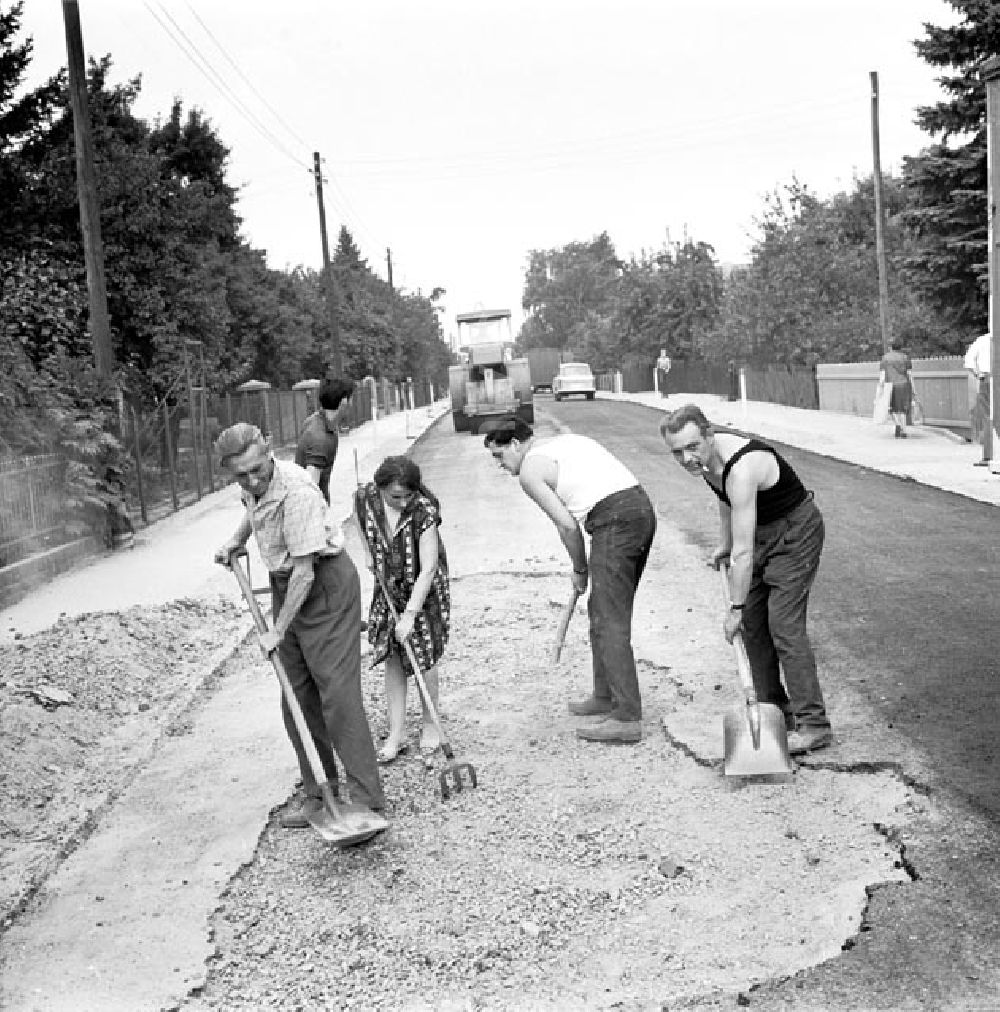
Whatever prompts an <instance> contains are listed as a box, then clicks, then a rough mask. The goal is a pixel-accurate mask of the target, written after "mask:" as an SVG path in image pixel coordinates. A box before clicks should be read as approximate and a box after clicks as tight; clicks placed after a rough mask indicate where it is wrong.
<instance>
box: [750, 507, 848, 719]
mask: <svg viewBox="0 0 1000 1012" xmlns="http://www.w3.org/2000/svg"><path fill="white" fill-rule="evenodd" d="M824 536H825V528H824V525H823V516H822V514H821V513H820V511H819V509H818V508H817V506H816V504H815V503H814V502H813V501H812V495H811V494H810V496H809V498H808V499H806V501H805V502H803V503H801V504H800V505H798V506H797V507H796V508H795V509H794V510H792V511H791V512H790V513H789V514H787V515H786V516H784V517H782V518H781V519H780V520H775V521H774V522H773V523H770V524H763V525H759V526H758V527H757V530H756V532H755V534H754V551H753V578H752V580H751V583H750V592H749V594H748V595H747V600H746V607H745V608H744V610H743V642H744V643H745V644H746V648H747V655H748V656H749V658H750V670H751V672H752V673H753V683H754V688H755V689H756V692H757V698H758V699H759V700H760V702H762V703H775V704H776V705H777V706H780V707H781V709H782V710H784V711H785V713H786V714H788V713H791V714H793V715H794V717H795V723H796V726H797V727H800V728H822V729H827V728H829V727H830V721H829V719H828V718H827V715H826V707H825V705H824V702H823V691H822V689H821V688H820V685H819V678H818V677H817V674H816V657H815V655H814V654H813V649H812V646H811V645H810V643H809V636H808V634H807V632H806V610H807V606H808V603H809V591H810V589H811V588H812V584H813V580H814V579H815V578H816V571H817V570H818V569H819V558H820V553H821V552H822V551H823V539H824ZM782 673H784V677H785V684H784V685H782V681H781V675H782Z"/></svg>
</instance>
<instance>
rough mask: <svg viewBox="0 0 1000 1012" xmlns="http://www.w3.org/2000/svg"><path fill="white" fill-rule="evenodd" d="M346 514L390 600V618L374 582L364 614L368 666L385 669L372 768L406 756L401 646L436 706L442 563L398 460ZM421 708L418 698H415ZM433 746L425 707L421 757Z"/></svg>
mask: <svg viewBox="0 0 1000 1012" xmlns="http://www.w3.org/2000/svg"><path fill="white" fill-rule="evenodd" d="M354 512H355V515H356V516H357V520H358V526H359V527H360V529H361V534H362V536H363V544H364V547H365V553H366V555H367V556H368V560H369V564H370V566H371V569H372V572H375V571H376V570H377V571H378V572H379V573H380V574H381V577H382V582H383V583H384V584H385V589H386V590H387V591H388V592H389V594H390V595H391V597H392V602H391V603H392V609H393V610H395V612H396V614H397V615H398V616H399V621H398V622H394V621H393V617H392V610H390V608H389V602H388V601H387V600H386V596H385V593H384V592H383V590H382V584H381V583H380V582H379V581H378V580H376V581H375V585H374V589H373V592H372V603H371V608H370V609H369V612H368V641H369V643H371V645H372V663H373V664H378V663H380V662H382V661H385V699H386V709H387V710H388V718H389V732H388V735H387V737H386V741H385V744H384V745H383V746H382V747H381V748H380V749H379V751H378V753H377V755H378V761H379V762H380V763H390V762H392V761H393V760H394V759H395V758H396V757H397V756H398V755H400V753H402V752H405V751H406V750H407V744H406V680H407V678H408V677H410V678H412V677H413V672H412V670H411V666H410V660H409V657H408V656H407V652H406V650H405V649H404V646H403V645H404V644H405V643H406V641H407V640H409V641H410V645H411V646H412V647H413V653H414V656H415V657H416V659H417V662H418V663H419V664H420V672H421V674H422V675H423V679H424V684H425V685H426V686H427V692H428V694H429V695H430V697H431V703H432V704H433V706H434V708H435V710H436V709H437V706H438V671H437V663H438V661H439V660H440V659H441V655H442V654H443V653H444V648H445V646H446V644H447V642H448V632H449V625H450V618H451V590H450V585H449V582H448V557H447V555H446V554H445V550H444V545H443V544H442V542H441V536H440V534H439V532H438V528H439V527H440V525H441V507H440V504H439V502H438V500H437V497H436V496H435V495H434V494H433V493H432V492H430V491H429V490H428V489H427V488H425V487H424V485H423V483H422V482H421V474H420V468H419V467H418V466H417V465H416V464H415V463H414V462H413V461H412V460H411V459H410V458H409V457H405V456H399V457H386V458H385V460H383V461H382V463H381V464H380V465H379V467H378V470H376V472H375V476H374V480H373V481H371V482H369V483H368V484H367V485H364V486H362V487H361V488H359V489H358V490H357V492H356V493H355V496H354ZM421 703H422V704H423V697H421ZM440 744H441V741H440V735H439V734H438V730H437V727H436V726H435V725H434V721H433V718H432V717H431V714H430V711H429V710H428V708H427V706H426V705H424V706H423V729H422V731H421V734H420V750H421V752H424V753H427V752H433V751H434V750H435V749H436V748H438V746H439V745H440Z"/></svg>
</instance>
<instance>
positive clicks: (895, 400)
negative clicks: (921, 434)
mask: <svg viewBox="0 0 1000 1012" xmlns="http://www.w3.org/2000/svg"><path fill="white" fill-rule="evenodd" d="M912 368H913V364H912V362H911V361H910V356H909V355H907V354H906V353H905V352H904V351H903V346H902V343H901V342H900V341H899V340H897V339H896V338H893V340H892V341H891V342H890V344H889V351H887V352H886V353H885V354H884V355H883V356H882V361H881V362H879V382H881V383H885V384H888V385H889V386H890V387H891V392H890V396H889V413H890V414H891V415H892V420H893V421H894V422H895V423H896V431H895V436H896V438H897V439H906V419H907V416H908V415H909V413H910V407H911V406H912V404H913V383H912V382H911V380H910V370H911V369H912Z"/></svg>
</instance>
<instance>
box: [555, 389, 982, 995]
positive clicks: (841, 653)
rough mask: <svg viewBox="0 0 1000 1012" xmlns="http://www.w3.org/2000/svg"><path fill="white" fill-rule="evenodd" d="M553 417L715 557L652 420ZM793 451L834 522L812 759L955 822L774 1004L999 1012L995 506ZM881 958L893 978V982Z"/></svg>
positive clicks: (645, 416)
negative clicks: (826, 722) (985, 997)
mask: <svg viewBox="0 0 1000 1012" xmlns="http://www.w3.org/2000/svg"><path fill="white" fill-rule="evenodd" d="M539 406H540V408H541V411H542V416H543V417H544V416H545V415H546V414H548V415H551V416H553V417H554V418H556V419H558V421H559V422H560V423H562V424H564V425H566V426H568V427H569V428H571V429H572V430H573V431H576V432H580V433H582V434H584V435H590V436H593V437H594V438H596V439H598V440H600V441H601V442H602V443H604V444H605V445H606V446H607V447H608V448H609V449H610V450H611V451H612V452H614V453H615V454H617V455H618V456H619V457H620V458H621V459H622V460H624V461H625V462H626V463H628V464H629V465H630V466H631V467H632V468H633V470H634V471H635V473H636V474H637V476H638V477H639V479H640V481H641V482H642V483H643V484H644V485H645V486H646V488H647V490H648V491H649V492H650V495H651V497H652V498H653V500H654V502H655V503H656V504H657V507H658V510H659V511H660V514H661V516H663V517H666V518H669V519H670V520H671V521H672V522H674V523H676V524H677V525H678V526H679V528H680V529H681V530H682V531H683V532H684V534H685V535H686V536H687V537H688V538H690V539H691V540H692V541H693V542H695V543H697V544H699V545H702V546H704V548H705V549H706V555H707V552H708V550H710V548H711V547H713V546H714V544H715V539H716V533H717V516H718V512H717V510H716V508H715V506H714V500H713V499H712V497H711V493H710V492H709V491H708V490H707V489H705V488H703V487H701V483H700V482H699V481H697V480H694V479H692V478H691V477H690V476H689V475H687V474H686V473H685V472H683V471H682V470H681V469H680V468H678V467H677V466H676V465H675V464H674V463H673V461H672V460H670V459H669V458H668V457H666V455H665V454H664V451H663V446H662V443H661V441H660V437H659V433H658V430H657V424H658V416H657V415H656V414H655V413H654V412H653V411H651V410H650V409H648V408H645V407H641V406H638V405H631V404H623V403H614V402H609V401H601V400H598V401H594V402H582V401H568V402H563V403H560V404H559V405H556V404H554V403H552V402H548V401H545V400H543V401H542V402H541V404H540V405H539ZM779 449H780V450H781V452H782V453H784V454H786V455H787V459H788V460H789V461H790V463H791V464H792V465H793V466H794V467H795V468H796V470H797V471H798V472H799V474H800V475H801V476H802V477H803V479H804V481H805V482H806V484H807V486H808V487H810V488H812V489H813V490H814V491H815V493H816V498H817V501H818V503H819V504H820V506H821V508H822V510H823V513H824V515H825V517H826V521H827V544H826V549H825V551H824V557H823V564H822V568H821V570H820V576H819V578H818V581H817V585H816V589H815V592H814V594H813V597H812V607H811V629H812V632H813V635H814V642H815V645H816V647H817V653H818V655H819V660H820V664H821V677H822V678H823V681H824V686H825V689H826V693H827V697H828V704H829V706H830V710H831V713H832V717H833V720H834V723H835V725H836V730H837V731H838V733H839V736H840V739H841V742H840V744H839V745H838V746H837V747H836V748H835V749H833V750H831V752H830V753H827V754H825V755H822V754H821V756H817V759H816V762H817V763H819V762H829V763H830V764H831V765H834V764H835V765H837V766H838V767H844V766H848V767H850V766H853V767H855V768H858V769H864V768H866V767H872V768H875V767H878V766H880V765H884V764H886V763H890V764H892V765H893V766H895V767H896V768H898V769H899V770H900V772H901V775H903V776H904V777H906V778H907V779H912V780H914V781H915V782H916V783H917V784H919V785H921V786H922V787H923V788H924V789H925V790H927V791H928V792H929V793H933V795H934V797H935V798H936V800H937V801H938V802H939V803H941V804H943V805H945V807H946V810H947V811H948V813H949V819H948V824H947V825H944V826H942V825H926V826H918V827H917V828H916V830H915V834H914V839H913V840H912V841H908V844H909V854H910V856H911V858H912V860H913V862H914V870H915V872H916V873H917V874H918V875H919V876H920V881H918V882H917V883H914V884H913V885H911V886H907V887H905V888H904V889H899V888H895V889H886V890H882V891H880V893H879V894H878V895H877V896H876V897H875V898H874V900H873V903H872V907H871V910H870V921H869V925H868V928H869V929H870V930H869V932H868V933H867V934H866V935H864V936H863V937H864V939H865V942H864V944H863V945H858V946H855V947H854V949H853V950H852V952H851V954H850V956H849V957H845V958H843V959H841V960H837V961H834V964H832V965H831V964H825V965H824V967H820V968H817V970H815V971H811V972H810V973H808V974H805V975H799V976H798V977H797V978H796V979H795V984H794V986H795V988H796V989H795V990H794V991H793V990H792V985H787V986H784V987H783V986H780V985H779V986H776V987H775V988H774V989H773V990H772V991H771V993H770V997H771V999H772V1000H774V1001H775V1002H778V1001H783V1000H787V999H788V998H789V996H790V994H794V996H795V998H796V1003H797V1004H796V1007H799V1008H813V1007H815V1008H824V1007H835V1008H838V1009H839V1008H867V1007H870V1008H911V1007H912V1008H955V1009H958V1008H984V1009H985V1008H995V1007H997V1006H995V1005H988V1004H980V1001H981V994H982V991H981V990H980V987H981V983H982V981H983V980H985V979H988V978H989V976H990V974H991V973H992V974H995V970H994V969H993V967H994V964H995V953H996V951H997V946H998V944H1000V919H998V916H997V914H996V913H995V910H996V907H997V904H996V900H995V897H996V885H997V882H998V881H1000V871H998V863H997V858H996V856H995V855H996V854H997V842H998V840H997V830H998V827H1000V776H998V773H1000V769H998V764H997V744H996V727H997V726H998V724H1000V681H998V678H997V674H998V671H997V667H998V664H997V658H998V656H1000V642H998V640H1000V634H998V630H1000V553H998V550H997V548H996V547H995V544H996V535H995V525H996V509H995V507H992V506H987V505H984V504H981V503H977V502H973V501H970V500H968V499H964V498H962V497H959V496H956V495H952V494H951V493H947V492H941V491H938V490H936V489H931V488H928V487H926V486H921V485H917V484H916V483H914V482H907V481H901V480H899V479H897V478H892V477H888V476H885V475H881V474H877V473H875V472H872V471H868V470H866V469H863V468H860V467H856V466H853V465H849V464H844V463H842V462H839V461H835V460H831V459H829V458H824V457H820V456H817V455H815V454H809V453H805V452H803V451H801V450H796V449H793V448H787V447H779ZM803 899H804V901H808V898H807V897H804V898H803ZM876 929H877V930H876ZM937 953H940V954H943V958H940V959H939V958H938V956H937V955H936V954H937ZM890 954H891V955H890ZM883 960H891V961H892V962H893V963H894V964H895V967H896V969H895V971H894V972H892V973H890V974H888V975H886V964H885V963H884V962H883ZM984 968H986V969H987V972H985V973H984ZM993 979H994V981H996V977H995V976H994V977H993ZM803 985H805V986H806V993H803V991H802V987H803ZM992 993H993V994H997V993H1000V990H997V991H993V992H992ZM963 994H964V995H965V996H964V997H961V995H963ZM810 995H811V998H814V999H815V1001H816V1004H814V1005H813V1004H809V1001H810V1000H811V998H810V997H809V996H810ZM825 1002H826V1003H829V1002H834V1004H831V1005H827V1004H824V1003H825ZM866 1003H867V1004H866Z"/></svg>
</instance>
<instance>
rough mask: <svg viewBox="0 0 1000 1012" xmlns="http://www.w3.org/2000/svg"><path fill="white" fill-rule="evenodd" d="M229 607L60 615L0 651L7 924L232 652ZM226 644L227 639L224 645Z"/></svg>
mask: <svg viewBox="0 0 1000 1012" xmlns="http://www.w3.org/2000/svg"><path fill="white" fill-rule="evenodd" d="M247 621H248V620H247V618H246V616H245V613H242V612H241V611H240V610H239V609H238V608H237V607H236V606H235V605H234V604H232V603H231V602H228V601H226V600H224V599H223V598H219V599H218V600H214V601H194V600H186V599H182V600H178V601H175V602H172V603H171V604H167V605H164V606H162V607H157V608H131V609H129V610H127V611H124V612H120V613H118V612H97V613H92V614H88V615H83V616H81V617H79V618H74V619H62V620H60V621H59V622H58V623H57V624H56V625H54V626H53V627H52V628H51V629H48V630H46V631H45V632H42V633H38V634H37V635H34V636H31V637H26V638H19V639H16V640H15V641H14V642H13V644H12V645H11V646H9V647H8V648H7V649H5V650H4V651H3V652H2V655H0V840H2V843H0V924H2V925H3V926H6V925H7V924H9V923H10V919H11V917H12V916H13V915H14V914H16V913H17V912H18V910H19V909H20V908H21V907H22V906H23V904H24V902H25V901H26V900H27V898H29V897H30V896H31V894H32V893H33V891H34V890H35V889H36V888H37V887H38V885H39V884H40V883H41V882H42V880H43V879H44V878H45V876H46V875H47V874H49V873H50V872H51V870H52V868H53V867H54V866H55V865H56V864H57V863H58V861H59V860H60V858H62V857H63V856H65V855H66V854H67V853H68V852H70V851H71V850H72V849H73V848H74V847H75V846H77V845H78V844H79V842H80V841H81V840H82V839H85V838H86V836H87V835H88V833H89V832H90V831H91V829H92V827H93V825H94V822H95V820H96V819H97V818H98V817H99V816H100V814H101V812H102V811H104V810H105V808H106V807H107V805H108V804H110V803H111V802H112V801H113V800H114V799H115V798H116V797H117V796H118V795H119V794H120V793H121V792H122V791H123V790H124V788H125V787H126V786H127V785H128V783H129V782H130V780H131V779H132V777H133V775H134V772H135V769H136V767H137V766H138V765H139V764H140V763H141V762H142V761H143V760H144V759H146V758H147V757H148V756H149V755H150V753H151V751H152V749H153V748H154V747H155V743H156V741H157V739H158V738H159V737H160V735H161V733H162V732H163V731H164V729H167V731H168V733H169V732H170V731H171V730H172V731H174V732H178V733H179V732H182V731H183V723H180V724H178V725H177V726H175V727H171V724H172V722H173V721H174V720H175V719H176V717H177V715H178V714H179V712H180V711H181V710H182V709H183V707H184V706H185V705H187V704H188V703H189V702H190V700H191V695H192V693H193V692H194V690H195V689H196V688H197V687H198V686H199V685H200V684H201V683H202V681H203V680H204V677H205V672H206V670H211V668H212V667H213V658H214V657H216V656H217V655H219V654H220V653H222V652H228V650H231V649H232V647H231V644H232V641H233V640H234V639H236V638H238V637H239V636H240V635H242V631H243V630H245V629H246V627H247ZM226 644H230V645H229V646H228V647H227V646H226Z"/></svg>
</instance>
